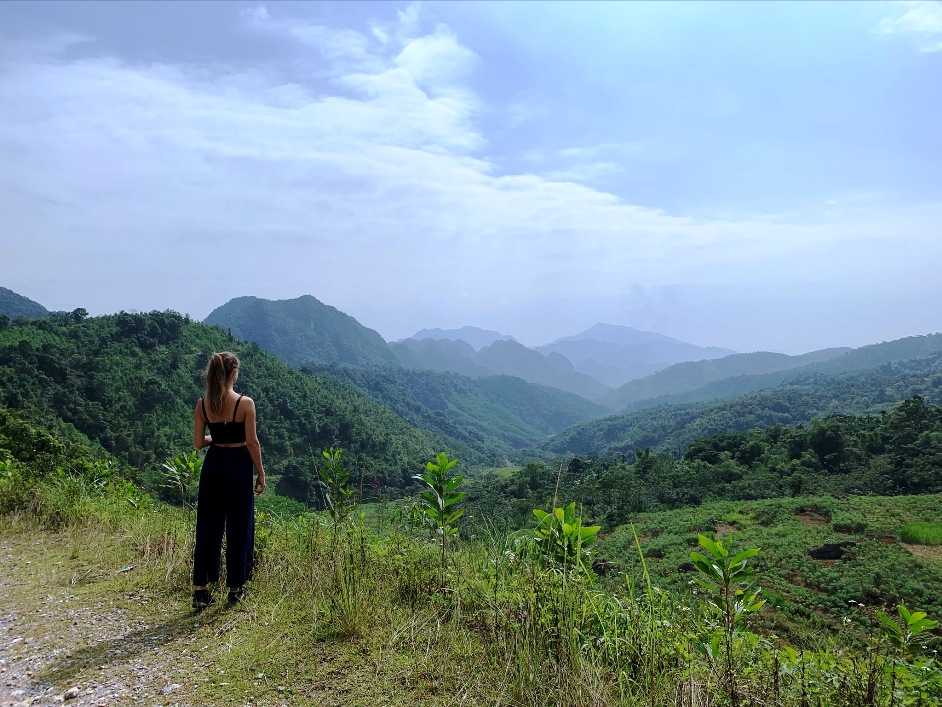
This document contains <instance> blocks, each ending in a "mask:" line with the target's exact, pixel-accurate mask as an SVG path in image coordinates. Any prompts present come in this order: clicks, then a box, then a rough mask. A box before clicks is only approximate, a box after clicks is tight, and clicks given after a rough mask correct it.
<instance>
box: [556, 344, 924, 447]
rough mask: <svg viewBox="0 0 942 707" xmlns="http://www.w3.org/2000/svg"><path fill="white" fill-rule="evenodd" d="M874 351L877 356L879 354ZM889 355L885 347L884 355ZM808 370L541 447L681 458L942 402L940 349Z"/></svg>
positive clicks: (570, 434)
mask: <svg viewBox="0 0 942 707" xmlns="http://www.w3.org/2000/svg"><path fill="white" fill-rule="evenodd" d="M917 338H921V339H927V338H929V337H917ZM939 338H940V339H942V337H939ZM894 343H896V342H894ZM913 343H914V342H909V344H910V346H899V347H891V348H895V349H896V353H897V354H899V353H903V352H904V351H905V350H906V349H909V350H916V349H919V348H923V347H919V346H912V344H913ZM922 343H923V344H925V343H926V342H925V341H923V342H922ZM866 348H868V349H872V348H873V347H866ZM853 353H854V352H851V353H850V354H845V356H851V355H852V354H853ZM870 353H871V354H872V355H874V357H875V358H879V356H878V355H876V353H875V352H874V351H872V350H871V352H870ZM888 353H889V352H888V351H887V350H886V349H884V356H885V355H887V354H888ZM841 358H843V357H841ZM837 360H838V359H834V360H833V361H828V362H825V363H824V364H815V365H827V364H832V363H835V362H836V361H837ZM860 360H862V359H861V358H858V359H857V361H858V362H859V361H860ZM810 368H813V366H808V367H805V368H803V369H793V370H792V371H789V372H788V373H787V374H786V375H787V376H788V377H787V379H786V380H784V381H782V382H780V383H779V384H777V385H775V386H774V387H769V388H767V389H764V390H757V391H755V392H751V393H747V394H745V395H739V396H737V397H733V398H726V399H723V400H712V401H710V402H683V403H681V402H677V403H673V404H663V405H657V406H655V407H649V408H647V409H644V410H635V411H632V412H626V413H622V414H619V415H612V416H609V417H604V418H601V419H596V420H592V421H588V422H582V423H579V424H577V425H574V426H573V427H570V428H569V429H567V430H563V431H562V432H560V433H558V434H556V435H554V436H552V437H551V438H550V439H549V441H548V442H547V444H546V445H545V447H544V449H545V450H546V451H548V452H551V453H554V454H578V455H588V456H594V455H604V454H610V453H616V454H632V453H634V451H635V450H636V449H639V448H640V449H644V448H646V447H650V448H651V449H652V450H655V451H663V452H672V453H675V454H679V453H681V452H683V450H684V449H685V448H686V447H687V445H688V444H690V443H691V442H692V441H693V440H695V439H697V438H701V437H709V436H710V435H714V434H716V433H717V432H733V431H738V432H745V431H747V430H749V429H751V428H753V427H757V428H760V429H762V428H766V427H770V426H772V425H776V424H782V425H794V424H798V423H808V422H810V421H811V420H813V419H815V418H823V417H826V416H828V415H838V414H850V415H860V414H866V413H871V412H876V411H879V410H884V409H886V408H887V407H889V406H891V405H894V404H896V403H899V402H901V401H903V400H906V399H907V398H910V397H912V396H913V395H921V396H923V397H924V398H925V400H926V401H927V402H930V403H934V404H942V351H936V352H935V353H931V354H927V355H923V356H918V357H914V358H910V359H900V360H895V361H892V362H884V363H882V364H879V365H876V366H872V367H869V368H863V369H856V370H848V371H844V372H835V373H804V374H800V375H796V371H797V370H806V369H810ZM770 375H772V374H770ZM775 375H777V374H775ZM739 378H748V376H740V377H739ZM732 380H739V379H732ZM711 385H715V384H711Z"/></svg>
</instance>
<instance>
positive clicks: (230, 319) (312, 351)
mask: <svg viewBox="0 0 942 707" xmlns="http://www.w3.org/2000/svg"><path fill="white" fill-rule="evenodd" d="M204 324H211V325H216V326H219V327H222V328H223V329H227V330H229V331H231V332H232V334H233V335H234V336H236V337H238V338H240V339H244V340H246V341H250V342H254V343H257V344H258V345H259V346H261V347H262V348H263V349H267V350H268V351H271V352H272V353H274V354H277V355H278V356H280V357H281V358H282V359H283V360H284V361H286V362H287V363H291V364H294V365H301V364H308V363H310V364H318V363H343V364H348V365H354V366H369V365H374V364H382V365H391V364H392V365H395V364H396V357H395V356H394V355H393V354H392V352H391V351H390V350H389V347H388V346H387V345H386V341H385V340H384V339H383V337H381V336H380V335H379V334H378V333H377V332H375V331H373V330H372V329H368V328H366V327H365V326H363V325H362V324H360V323H359V322H358V321H357V320H356V319H354V318H353V317H351V316H349V315H347V314H344V313H343V312H341V311H339V310H338V309H335V308H334V307H331V306H330V305H326V304H323V303H322V302H320V301H319V300H317V299H315V298H314V297H312V296H310V295H304V296H302V297H298V298H297V299H291V300H277V301H271V300H265V299H259V298H258V297H236V298H235V299H233V300H230V301H229V302H227V303H226V304H224V305H222V306H221V307H219V308H217V309H215V310H213V311H212V312H211V313H210V314H209V316H208V317H206V319H205V320H204Z"/></svg>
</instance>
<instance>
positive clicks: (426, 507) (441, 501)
mask: <svg viewBox="0 0 942 707" xmlns="http://www.w3.org/2000/svg"><path fill="white" fill-rule="evenodd" d="M457 463H458V460H457V459H449V458H448V454H447V453H445V452H441V453H440V454H438V455H437V456H436V457H435V461H434V462H428V463H427V464H426V465H425V473H424V474H417V475H416V476H413V477H412V478H413V479H415V480H417V481H424V482H425V484H426V485H427V486H428V490H427V491H422V492H420V493H419V498H420V499H421V509H422V512H423V513H424V514H425V517H426V518H427V519H428V522H429V525H431V526H432V527H433V528H434V529H435V532H436V533H438V535H439V536H441V538H442V542H443V543H444V538H446V537H448V536H450V535H454V534H456V533H457V532H458V526H457V524H456V523H457V521H458V519H459V518H460V517H461V516H462V515H464V509H462V508H457V509H456V508H455V506H456V505H457V504H458V503H459V502H460V501H461V500H462V499H464V497H465V492H464V491H458V487H459V486H461V482H462V481H463V480H464V477H463V476H451V475H449V473H448V472H449V471H450V470H451V469H452V467H454V466H455V464H457Z"/></svg>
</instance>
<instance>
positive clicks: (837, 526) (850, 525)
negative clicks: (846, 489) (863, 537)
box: [831, 511, 867, 533]
mask: <svg viewBox="0 0 942 707" xmlns="http://www.w3.org/2000/svg"><path fill="white" fill-rule="evenodd" d="M831 527H832V528H834V532H836V533H863V532H864V531H866V530H867V520H866V519H865V518H864V517H863V516H862V515H860V514H859V513H855V512H853V511H843V512H838V513H835V514H834V517H833V518H832V519H831Z"/></svg>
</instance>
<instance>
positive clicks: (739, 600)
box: [690, 535, 765, 707]
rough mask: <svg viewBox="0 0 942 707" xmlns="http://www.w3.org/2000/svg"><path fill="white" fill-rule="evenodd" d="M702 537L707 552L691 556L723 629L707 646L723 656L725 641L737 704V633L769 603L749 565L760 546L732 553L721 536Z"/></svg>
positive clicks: (729, 679) (729, 682) (729, 684)
mask: <svg viewBox="0 0 942 707" xmlns="http://www.w3.org/2000/svg"><path fill="white" fill-rule="evenodd" d="M698 541H699V543H700V546H701V547H702V548H703V549H704V550H705V551H706V552H707V555H703V554H701V553H699V552H691V553H690V560H691V561H692V562H693V565H694V567H696V568H697V572H698V573H699V575H698V576H697V578H696V580H697V582H698V583H699V584H700V586H702V587H703V588H704V589H706V590H707V606H708V608H709V609H710V611H711V612H712V613H713V615H714V617H715V618H716V619H717V620H718V622H719V629H718V630H717V631H715V632H714V633H713V635H712V637H711V638H710V641H709V644H708V645H707V647H706V649H707V653H708V655H709V656H710V658H711V659H713V660H719V658H720V654H721V651H720V644H721V642H722V643H723V644H724V647H725V650H724V651H723V655H725V658H726V660H725V676H724V677H725V684H726V690H727V692H728V693H729V695H730V699H731V701H732V703H733V705H734V707H735V705H738V704H739V699H740V695H739V689H738V688H737V685H736V674H735V673H736V667H735V666H736V663H737V660H736V656H735V655H734V643H735V636H736V633H737V632H739V631H740V630H741V627H742V625H743V622H744V621H745V619H746V617H747V616H749V614H753V613H755V612H756V611H758V610H759V609H761V608H762V607H763V605H764V604H765V600H764V599H760V598H759V597H760V595H761V593H762V592H761V590H759V589H755V588H754V579H755V571H754V570H753V568H752V567H751V566H750V565H749V559H750V558H752V557H755V556H756V555H758V554H759V549H758V548H750V549H748V550H743V551H742V552H739V553H737V554H735V555H733V556H730V552H729V550H728V549H727V548H726V547H725V546H724V545H723V542H722V541H721V540H711V539H710V538H708V537H706V536H705V535H700V536H699V537H698Z"/></svg>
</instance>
